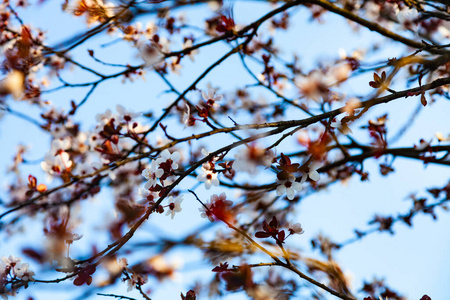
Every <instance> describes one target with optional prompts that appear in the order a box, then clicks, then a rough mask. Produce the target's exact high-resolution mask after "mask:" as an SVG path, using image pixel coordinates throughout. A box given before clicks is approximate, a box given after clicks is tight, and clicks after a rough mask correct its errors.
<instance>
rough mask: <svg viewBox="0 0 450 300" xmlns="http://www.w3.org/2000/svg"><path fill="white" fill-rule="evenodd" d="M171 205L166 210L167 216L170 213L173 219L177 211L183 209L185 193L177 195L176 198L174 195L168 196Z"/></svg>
mask: <svg viewBox="0 0 450 300" xmlns="http://www.w3.org/2000/svg"><path fill="white" fill-rule="evenodd" d="M168 202H169V207H168V209H167V211H166V216H168V215H170V217H171V219H172V220H173V217H175V214H176V213H177V212H180V211H181V202H183V195H180V196H178V197H176V198H175V199H174V198H173V196H170V197H169V198H168Z"/></svg>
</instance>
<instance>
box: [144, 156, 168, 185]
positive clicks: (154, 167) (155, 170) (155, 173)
mask: <svg viewBox="0 0 450 300" xmlns="http://www.w3.org/2000/svg"><path fill="white" fill-rule="evenodd" d="M163 174H164V170H163V169H159V165H158V163H157V162H156V161H155V160H152V162H151V164H150V168H145V169H144V170H143V171H142V176H144V178H145V179H146V180H147V182H146V183H145V188H146V189H149V188H151V187H153V186H155V185H156V183H157V182H158V179H159V178H161V176H163Z"/></svg>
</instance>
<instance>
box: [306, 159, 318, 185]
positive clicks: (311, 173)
mask: <svg viewBox="0 0 450 300" xmlns="http://www.w3.org/2000/svg"><path fill="white" fill-rule="evenodd" d="M321 166H322V163H321V162H319V161H314V162H312V163H311V165H310V166H309V172H308V174H304V175H303V177H302V183H303V182H305V181H306V179H307V177H309V178H311V180H314V181H317V180H319V179H320V174H319V172H317V169H319V168H320V167H321Z"/></svg>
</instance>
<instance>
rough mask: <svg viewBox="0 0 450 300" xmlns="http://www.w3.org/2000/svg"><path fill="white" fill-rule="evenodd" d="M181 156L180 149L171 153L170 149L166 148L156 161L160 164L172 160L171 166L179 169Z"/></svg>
mask: <svg viewBox="0 0 450 300" xmlns="http://www.w3.org/2000/svg"><path fill="white" fill-rule="evenodd" d="M180 158H181V154H180V152H178V151H174V152H173V153H170V151H169V150H167V149H166V150H164V151H163V152H161V154H160V157H159V158H158V159H157V160H156V163H157V164H158V165H160V164H161V163H165V162H170V166H171V167H172V169H174V170H177V169H178V163H177V162H178V161H179V160H180Z"/></svg>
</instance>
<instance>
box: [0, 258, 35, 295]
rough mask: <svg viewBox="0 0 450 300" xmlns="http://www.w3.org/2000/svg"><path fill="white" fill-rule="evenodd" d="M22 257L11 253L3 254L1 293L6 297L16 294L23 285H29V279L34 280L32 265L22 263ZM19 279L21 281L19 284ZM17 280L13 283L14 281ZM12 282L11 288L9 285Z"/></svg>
mask: <svg viewBox="0 0 450 300" xmlns="http://www.w3.org/2000/svg"><path fill="white" fill-rule="evenodd" d="M21 260H22V259H21V258H19V257H14V256H12V255H10V256H9V257H6V256H3V257H2V260H0V294H1V295H2V296H4V297H6V299H7V296H15V295H16V292H17V290H18V289H19V288H20V287H21V286H25V287H26V286H27V285H28V282H29V281H33V280H34V278H33V276H34V272H33V271H32V270H31V269H30V265H29V264H27V263H22V262H21ZM17 281H21V282H20V284H18V282H17ZM13 282H15V284H14V285H13V284H12V283H13ZM9 283H11V285H10V286H9V288H8V287H7V285H8V284H9Z"/></svg>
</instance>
